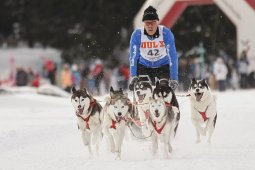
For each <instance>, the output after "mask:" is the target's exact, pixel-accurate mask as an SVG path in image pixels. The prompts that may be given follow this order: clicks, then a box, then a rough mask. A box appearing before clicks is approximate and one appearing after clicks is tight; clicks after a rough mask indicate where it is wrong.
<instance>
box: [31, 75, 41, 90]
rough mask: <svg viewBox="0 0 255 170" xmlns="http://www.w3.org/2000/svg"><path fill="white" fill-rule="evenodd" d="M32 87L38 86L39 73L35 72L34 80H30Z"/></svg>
mask: <svg viewBox="0 0 255 170" xmlns="http://www.w3.org/2000/svg"><path fill="white" fill-rule="evenodd" d="M32 86H33V87H39V86H40V75H39V74H38V73H36V74H35V76H34V80H33V81H32Z"/></svg>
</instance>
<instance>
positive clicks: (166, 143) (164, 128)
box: [150, 97, 178, 158]
mask: <svg viewBox="0 0 255 170" xmlns="http://www.w3.org/2000/svg"><path fill="white" fill-rule="evenodd" d="M176 113H178V108H177V107H173V108H172V107H169V106H167V105H166V103H165V101H164V99H163V98H162V97H161V98H157V99H151V100H150V118H151V121H150V129H152V130H153V133H152V153H153V155H155V154H156V152H157V150H158V145H159V144H158V142H161V143H162V144H163V148H164V156H165V158H168V156H169V154H170V153H171V152H172V146H171V137H173V136H174V134H173V133H174V130H173V129H174V128H175V127H176V124H175V123H176V122H175V120H176V117H177V114H176Z"/></svg>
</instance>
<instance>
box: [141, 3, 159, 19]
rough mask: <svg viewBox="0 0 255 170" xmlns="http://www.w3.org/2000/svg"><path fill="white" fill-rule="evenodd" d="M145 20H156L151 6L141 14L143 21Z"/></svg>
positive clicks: (155, 14) (155, 13)
mask: <svg viewBox="0 0 255 170" xmlns="http://www.w3.org/2000/svg"><path fill="white" fill-rule="evenodd" d="M145 20H158V21H159V19H158V14H157V10H156V9H155V8H153V6H149V7H148V8H146V9H145V10H144V13H143V21H145Z"/></svg>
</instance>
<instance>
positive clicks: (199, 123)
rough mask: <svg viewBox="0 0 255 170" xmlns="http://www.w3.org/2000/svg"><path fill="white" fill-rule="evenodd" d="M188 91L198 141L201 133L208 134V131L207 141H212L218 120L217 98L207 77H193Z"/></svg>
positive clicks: (197, 141)
mask: <svg viewBox="0 0 255 170" xmlns="http://www.w3.org/2000/svg"><path fill="white" fill-rule="evenodd" d="M188 93H189V95H190V96H189V99H190V103H191V119H192V123H193V125H194V126H195V128H196V133H197V139H196V143H199V142H200V135H202V136H206V133H207V132H208V140H207V142H208V143H210V142H211V137H212V134H213V131H214V129H215V124H216V120H217V110H216V101H215V98H214V97H213V95H212V93H211V90H210V88H209V86H208V84H207V83H206V80H205V79H203V80H195V79H192V80H191V84H190V87H189V90H188ZM203 125H204V126H203Z"/></svg>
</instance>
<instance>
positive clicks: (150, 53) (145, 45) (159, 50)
mask: <svg viewBox="0 0 255 170" xmlns="http://www.w3.org/2000/svg"><path fill="white" fill-rule="evenodd" d="M140 54H141V56H142V57H143V58H145V59H146V60H149V61H158V60H160V59H162V58H164V57H165V56H166V55H167V53H166V46H165V43H164V39H163V26H159V37H158V38H155V39H154V40H150V39H149V38H148V37H147V35H145V34H144V31H142V35H141V47H140Z"/></svg>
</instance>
